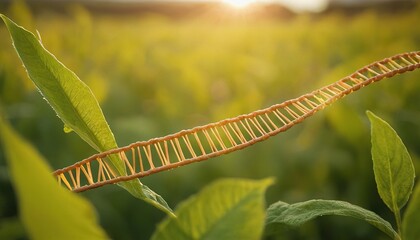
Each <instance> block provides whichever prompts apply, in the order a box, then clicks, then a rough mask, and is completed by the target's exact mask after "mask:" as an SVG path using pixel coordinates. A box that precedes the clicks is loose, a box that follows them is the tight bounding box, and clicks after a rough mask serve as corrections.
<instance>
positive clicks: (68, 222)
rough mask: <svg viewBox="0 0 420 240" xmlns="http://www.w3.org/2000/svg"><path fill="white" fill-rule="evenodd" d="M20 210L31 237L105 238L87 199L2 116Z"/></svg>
mask: <svg viewBox="0 0 420 240" xmlns="http://www.w3.org/2000/svg"><path fill="white" fill-rule="evenodd" d="M0 142H2V143H3V146H4V150H5V155H6V160H7V163H8V165H9V169H10V175H11V177H12V182H13V185H14V188H15V191H16V193H17V197H18V199H19V214H20V217H21V219H22V222H23V224H24V226H25V229H26V230H27V232H28V233H29V235H30V237H31V239H57V238H59V239H69V240H72V239H106V238H107V236H106V234H105V232H104V231H103V230H102V229H101V228H100V226H99V225H98V223H97V220H96V215H95V212H94V210H93V208H92V206H91V205H90V203H89V202H88V201H86V200H85V199H83V198H82V197H80V196H77V195H76V194H74V193H72V192H69V191H67V190H65V189H64V188H62V187H60V186H59V185H58V184H57V182H56V181H55V180H54V178H53V177H52V175H51V169H50V168H49V167H48V166H47V165H46V163H45V161H44V159H43V158H42V156H40V154H39V153H38V152H37V151H36V150H35V149H33V148H32V146H31V145H29V144H28V143H27V142H25V141H24V140H23V139H21V138H20V137H19V136H18V135H17V134H16V133H15V132H14V131H13V130H12V129H11V128H10V126H9V125H8V124H7V123H5V122H3V121H2V120H1V118H0Z"/></svg>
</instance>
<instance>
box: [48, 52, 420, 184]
mask: <svg viewBox="0 0 420 240" xmlns="http://www.w3.org/2000/svg"><path fill="white" fill-rule="evenodd" d="M417 68H420V51H419V52H410V53H403V54H398V55H395V56H393V57H390V58H386V59H383V60H381V61H377V62H374V63H372V64H370V65H367V66H365V67H363V68H361V69H359V70H358V71H356V72H354V73H353V74H351V75H349V76H347V77H345V78H342V79H341V80H339V81H337V82H335V83H332V84H330V85H328V86H325V87H322V88H320V89H317V90H315V91H313V92H311V93H308V94H305V95H302V96H300V97H298V98H295V99H291V100H288V101H285V102H283V103H280V104H275V105H273V106H271V107H268V108H265V109H262V110H257V111H254V112H251V113H248V114H244V115H240V116H237V117H234V118H229V119H224V120H221V121H219V122H215V123H210V124H207V125H204V126H199V127H195V128H192V129H188V130H182V131H180V132H178V133H175V134H171V135H167V136H164V137H159V138H154V139H150V140H148V141H140V142H136V143H133V144H130V145H128V146H125V147H121V148H117V149H112V150H109V151H105V152H102V153H98V154H95V155H93V156H91V157H89V158H86V159H84V160H82V161H80V162H77V163H75V164H73V165H71V166H68V167H65V168H63V169H59V170H56V171H55V172H54V173H53V174H54V176H56V177H57V180H58V182H59V183H60V184H63V185H64V186H66V187H67V188H68V189H69V190H71V191H74V192H81V191H86V190H89V189H92V188H97V187H100V186H103V185H106V184H113V183H118V182H122V181H128V180H132V179H135V178H142V177H145V176H148V175H151V174H154V173H158V172H162V171H165V170H169V169H173V168H176V167H179V166H183V165H187V164H190V163H194V162H199V161H203V160H206V159H209V158H214V157H217V156H220V155H222V154H227V153H230V152H233V151H237V150H239V149H242V148H245V147H248V146H251V145H253V144H255V143H257V142H261V141H263V140H265V139H267V138H269V137H271V136H274V135H276V134H278V133H280V132H284V131H286V130H288V129H289V128H291V127H293V126H295V125H296V124H298V123H300V122H302V121H303V120H304V119H306V118H307V117H309V116H311V115H313V114H314V113H316V112H317V111H319V110H322V109H323V108H325V107H326V106H327V105H329V104H331V103H333V102H335V101H336V100H338V99H340V98H342V97H344V96H346V95H348V94H350V93H352V92H355V91H357V90H359V89H361V88H363V87H365V86H367V85H369V84H371V83H373V82H377V81H380V80H382V79H385V78H390V77H392V76H394V75H396V74H402V73H404V72H407V71H413V70H415V69H417ZM113 155H114V156H117V157H118V158H119V159H120V160H121V161H122V162H123V163H124V166H125V170H126V175H119V174H117V173H116V170H115V168H113V167H112V166H110V162H109V161H107V158H109V157H110V156H113Z"/></svg>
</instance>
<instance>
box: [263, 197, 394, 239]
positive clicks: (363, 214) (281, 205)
mask: <svg viewBox="0 0 420 240" xmlns="http://www.w3.org/2000/svg"><path fill="white" fill-rule="evenodd" d="M325 215H335V216H346V217H352V218H356V219H360V220H364V221H366V222H368V223H370V224H372V225H373V226H375V227H377V228H378V229H380V230H381V231H383V232H384V233H386V234H387V235H388V236H390V237H391V238H393V239H399V236H398V234H397V233H396V232H395V231H394V229H393V228H392V226H391V224H390V223H389V222H387V221H385V220H384V219H382V218H381V217H380V216H378V215H377V214H376V213H374V212H371V211H369V210H366V209H364V208H361V207H359V206H356V205H353V204H350V203H348V202H343V201H335V200H310V201H307V202H300V203H295V204H288V203H285V202H281V201H279V202H277V203H274V204H272V205H271V206H270V207H269V208H268V210H267V221H266V225H267V227H268V228H269V229H270V230H271V231H272V230H274V229H275V228H278V227H279V224H284V225H288V226H292V227H297V226H300V225H302V224H304V223H306V222H307V221H310V220H312V219H314V218H316V217H320V216H325Z"/></svg>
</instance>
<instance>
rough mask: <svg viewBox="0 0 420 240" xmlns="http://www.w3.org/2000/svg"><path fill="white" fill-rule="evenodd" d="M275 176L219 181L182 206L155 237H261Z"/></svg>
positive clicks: (165, 221)
mask: <svg viewBox="0 0 420 240" xmlns="http://www.w3.org/2000/svg"><path fill="white" fill-rule="evenodd" d="M272 183H273V181H272V180H271V179H265V180H262V181H250V180H239V179H226V180H221V181H217V182H215V183H213V184H211V185H209V186H207V187H206V188H204V189H203V190H201V192H200V193H199V194H197V195H196V196H192V197H190V199H188V200H185V201H184V202H183V203H182V204H180V205H179V207H178V208H177V210H176V211H175V214H176V215H177V218H167V219H166V220H164V221H163V222H162V223H161V224H160V225H159V226H158V228H157V230H156V232H155V234H154V235H153V236H152V239H156V240H157V239H260V238H261V235H262V232H263V227H264V218H265V209H264V207H265V206H264V205H265V201H264V193H265V190H266V188H267V187H268V186H269V185H271V184H272Z"/></svg>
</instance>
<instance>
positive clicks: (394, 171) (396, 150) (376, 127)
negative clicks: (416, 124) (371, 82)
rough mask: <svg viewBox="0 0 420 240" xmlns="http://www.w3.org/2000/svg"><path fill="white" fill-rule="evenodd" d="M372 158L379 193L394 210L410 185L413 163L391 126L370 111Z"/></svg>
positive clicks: (405, 200)
mask: <svg viewBox="0 0 420 240" xmlns="http://www.w3.org/2000/svg"><path fill="white" fill-rule="evenodd" d="M367 115H368V117H369V120H370V122H371V125H372V127H371V136H372V159H373V171H374V174H375V181H376V185H377V187H378V192H379V195H380V196H381V198H382V200H383V201H384V202H385V204H386V205H387V206H388V208H389V209H391V211H393V212H394V213H397V212H399V210H400V209H401V208H402V207H403V206H404V205H405V204H406V203H407V201H408V199H409V197H410V194H411V191H412V190H413V185H414V175H415V172H414V165H413V162H412V161H411V157H410V155H409V154H408V151H407V149H406V147H405V146H404V143H403V142H402V140H401V138H400V137H399V136H398V135H397V133H396V132H395V130H394V129H392V127H391V126H390V125H389V124H388V123H386V122H385V121H384V120H382V119H380V118H379V117H377V116H376V115H375V114H373V113H372V112H369V111H367Z"/></svg>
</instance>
